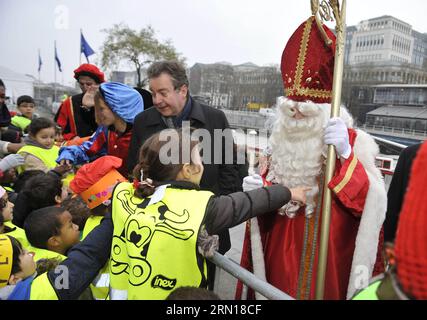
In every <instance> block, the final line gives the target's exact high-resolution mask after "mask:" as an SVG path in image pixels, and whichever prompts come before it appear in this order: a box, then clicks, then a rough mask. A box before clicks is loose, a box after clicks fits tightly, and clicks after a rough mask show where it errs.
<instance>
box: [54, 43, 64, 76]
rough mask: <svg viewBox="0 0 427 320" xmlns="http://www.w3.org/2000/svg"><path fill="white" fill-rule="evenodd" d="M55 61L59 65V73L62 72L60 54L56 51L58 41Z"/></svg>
mask: <svg viewBox="0 0 427 320" xmlns="http://www.w3.org/2000/svg"><path fill="white" fill-rule="evenodd" d="M55 60H56V63H57V64H58V69H59V71H60V72H62V68H61V61H60V60H59V57H58V52H57V51H56V41H55Z"/></svg>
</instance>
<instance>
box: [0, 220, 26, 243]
mask: <svg viewBox="0 0 427 320" xmlns="http://www.w3.org/2000/svg"><path fill="white" fill-rule="evenodd" d="M4 225H5V226H6V227H8V228H9V229H10V231H8V232H7V235H8V236H12V237H14V238H15V239H17V240H19V242H20V243H21V245H22V247H23V248H24V249H27V248H29V247H30V243H29V242H28V239H27V235H26V234H25V230H24V229H22V228H20V227H17V226H15V225H14V224H13V223H12V222H11V221H6V222H5V223H4Z"/></svg>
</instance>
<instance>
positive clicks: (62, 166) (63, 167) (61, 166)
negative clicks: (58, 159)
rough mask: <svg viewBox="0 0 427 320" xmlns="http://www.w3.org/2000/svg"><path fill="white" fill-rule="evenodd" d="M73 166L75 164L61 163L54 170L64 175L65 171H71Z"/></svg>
mask: <svg viewBox="0 0 427 320" xmlns="http://www.w3.org/2000/svg"><path fill="white" fill-rule="evenodd" d="M72 168H73V166H72V165H70V164H59V165H57V166H56V167H55V168H54V169H53V170H54V171H56V172H57V173H59V174H60V175H61V176H62V175H63V174H64V173H66V172H68V171H70V170H71V169H72Z"/></svg>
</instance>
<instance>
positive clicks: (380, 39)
mask: <svg viewBox="0 0 427 320" xmlns="http://www.w3.org/2000/svg"><path fill="white" fill-rule="evenodd" d="M383 45H384V35H383V34H377V35H373V36H365V37H359V38H357V42H356V51H361V50H366V49H372V48H373V47H375V48H379V47H382V46H383Z"/></svg>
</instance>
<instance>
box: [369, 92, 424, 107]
mask: <svg viewBox="0 0 427 320" xmlns="http://www.w3.org/2000/svg"><path fill="white" fill-rule="evenodd" d="M374 103H381V104H392V105H395V104H403V105H425V104H427V89H422V88H406V89H405V88H377V89H376V90H375V95H374Z"/></svg>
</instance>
